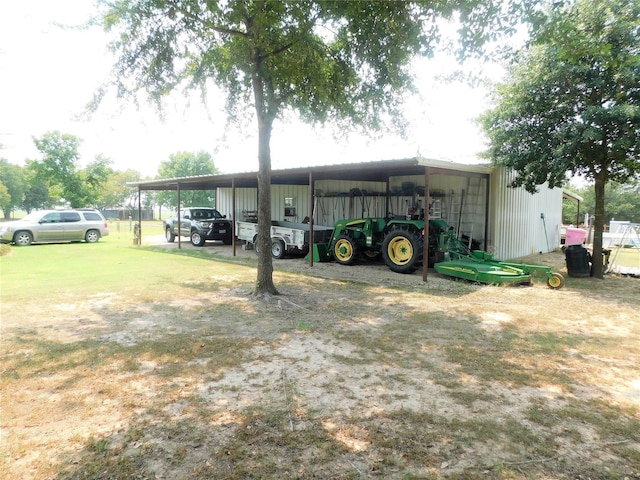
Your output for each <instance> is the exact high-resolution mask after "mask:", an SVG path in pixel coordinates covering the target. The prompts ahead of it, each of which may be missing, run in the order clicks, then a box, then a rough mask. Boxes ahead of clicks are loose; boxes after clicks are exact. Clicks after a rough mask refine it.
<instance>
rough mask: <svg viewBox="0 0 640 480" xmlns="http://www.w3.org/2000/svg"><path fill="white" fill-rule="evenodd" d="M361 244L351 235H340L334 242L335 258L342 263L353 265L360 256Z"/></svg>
mask: <svg viewBox="0 0 640 480" xmlns="http://www.w3.org/2000/svg"><path fill="white" fill-rule="evenodd" d="M359 250H360V246H359V245H358V243H357V242H356V241H355V240H354V238H353V237H352V236H350V235H345V234H343V235H340V236H339V237H338V239H337V240H336V243H334V244H333V258H335V259H336V262H338V263H340V264H342V265H351V264H353V262H354V261H355V259H356V257H357V256H358V253H359Z"/></svg>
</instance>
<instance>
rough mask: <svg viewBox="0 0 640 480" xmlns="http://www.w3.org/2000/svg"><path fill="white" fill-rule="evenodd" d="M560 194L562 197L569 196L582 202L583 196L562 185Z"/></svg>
mask: <svg viewBox="0 0 640 480" xmlns="http://www.w3.org/2000/svg"><path fill="white" fill-rule="evenodd" d="M562 196H563V197H568V198H571V199H573V200H577V201H579V202H582V201H583V200H584V198H582V197H581V196H580V195H578V194H577V193H575V192H572V191H571V190H569V189H567V188H564V187H562Z"/></svg>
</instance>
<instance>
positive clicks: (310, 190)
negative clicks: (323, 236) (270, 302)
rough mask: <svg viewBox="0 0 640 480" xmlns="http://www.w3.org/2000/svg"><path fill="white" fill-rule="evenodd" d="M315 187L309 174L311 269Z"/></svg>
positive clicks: (310, 262) (311, 261)
mask: <svg viewBox="0 0 640 480" xmlns="http://www.w3.org/2000/svg"><path fill="white" fill-rule="evenodd" d="M314 190H315V185H314V184H313V173H312V172H309V210H311V215H309V266H310V267H313V216H314V215H315V208H314V204H313V197H314Z"/></svg>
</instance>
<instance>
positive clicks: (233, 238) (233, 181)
mask: <svg viewBox="0 0 640 480" xmlns="http://www.w3.org/2000/svg"><path fill="white" fill-rule="evenodd" d="M217 203H218V192H217V191H216V207H217V206H218V205H217ZM231 245H232V247H231V250H232V251H233V256H234V257H235V256H236V179H235V177H232V178H231Z"/></svg>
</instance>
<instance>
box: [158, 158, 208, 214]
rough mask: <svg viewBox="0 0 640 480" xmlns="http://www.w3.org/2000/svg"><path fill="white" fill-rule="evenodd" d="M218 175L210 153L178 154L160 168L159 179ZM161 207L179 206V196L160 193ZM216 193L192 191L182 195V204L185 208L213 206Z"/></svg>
mask: <svg viewBox="0 0 640 480" xmlns="http://www.w3.org/2000/svg"><path fill="white" fill-rule="evenodd" d="M215 173H218V169H217V168H216V166H215V164H214V162H213V159H212V158H211V155H210V154H209V153H208V152H204V151H200V152H196V153H193V152H178V153H173V154H171V155H169V160H165V161H164V162H162V163H161V164H160V166H159V167H158V178H178V177H188V176H194V175H213V174H215ZM157 201H158V203H160V205H164V206H167V207H173V208H175V207H177V206H178V196H177V194H176V193H174V192H160V193H159V194H158V196H157ZM214 202H215V191H212V190H191V191H188V192H181V193H180V203H181V204H182V205H184V206H200V207H206V206H213V205H214Z"/></svg>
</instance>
